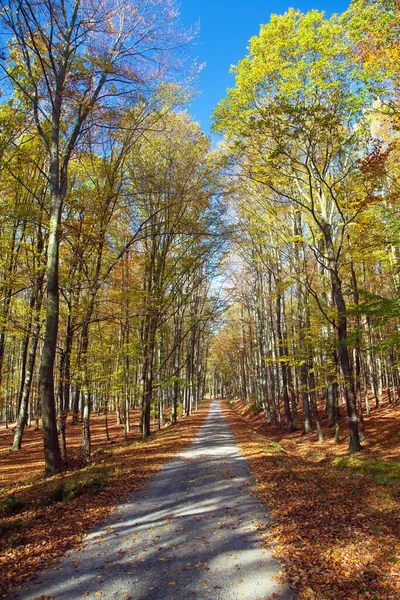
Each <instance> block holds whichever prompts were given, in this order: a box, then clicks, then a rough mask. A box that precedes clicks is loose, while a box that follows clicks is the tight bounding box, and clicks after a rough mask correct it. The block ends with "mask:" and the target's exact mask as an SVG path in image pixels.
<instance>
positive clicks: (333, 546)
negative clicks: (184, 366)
mask: <svg viewBox="0 0 400 600" xmlns="http://www.w3.org/2000/svg"><path fill="white" fill-rule="evenodd" d="M236 408H239V407H238V406H236ZM241 408H242V409H243V407H241ZM385 410H386V409H385ZM385 410H383V411H377V415H376V418H377V419H378V421H379V424H378V426H377V425H376V423H375V424H374V421H373V419H371V423H370V429H369V431H370V437H371V438H372V439H376V440H379V439H380V436H381V437H382V439H385V445H384V447H382V448H380V446H379V443H376V444H375V447H374V448H373V447H371V448H370V449H368V451H367V456H371V455H372V454H373V455H374V456H377V455H378V454H380V455H383V456H384V457H387V456H388V455H389V456H392V455H396V453H397V452H398V450H397V449H398V439H397V436H396V437H394V436H392V437H391V438H390V432H389V434H388V431H386V435H385V432H382V431H380V433H379V434H378V433H377V431H376V429H377V427H379V428H380V429H382V422H381V421H382V420H383V421H384V417H385V415H386V413H385ZM391 412H392V418H391V419H390V420H389V419H387V421H386V423H387V424H388V425H389V424H390V427H392V426H393V422H395V423H396V425H397V431H398V425H399V419H398V417H399V415H398V412H395V411H394V409H391ZM242 414H243V410H242ZM382 415H383V416H382ZM226 416H227V417H228V419H229V421H230V423H231V426H232V428H233V431H234V433H235V436H236V439H237V441H238V442H239V444H240V446H241V449H242V452H243V454H244V456H246V458H247V459H248V460H249V463H250V466H251V469H252V471H253V472H254V474H255V477H256V488H255V491H256V494H257V496H258V497H259V498H260V499H261V500H262V501H263V502H265V503H266V504H267V505H269V506H270V507H271V509H272V514H273V517H274V520H273V523H272V525H271V529H270V531H269V533H268V535H267V538H266V540H267V541H266V543H267V544H268V545H270V546H271V550H272V551H273V552H274V553H275V554H276V556H277V557H278V559H279V560H280V561H281V563H282V564H283V566H284V570H285V573H286V576H287V578H288V580H289V582H290V584H291V585H292V586H293V588H295V589H296V590H297V591H298V592H299V598H300V599H302V600H306V599H308V600H310V599H315V600H338V599H342V598H343V599H346V600H356V599H357V600H359V599H365V600H367V599H370V600H398V598H400V510H399V509H400V483H399V481H398V480H394V481H390V482H388V481H385V482H379V481H377V480H376V479H375V478H373V477H372V476H371V475H370V474H368V473H367V474H365V473H360V472H359V471H357V470H354V469H351V468H347V467H345V468H338V467H337V466H335V464H334V462H333V461H332V457H330V458H329V455H330V454H332V453H333V452H334V450H333V446H332V445H330V443H329V442H328V443H326V444H325V447H326V448H327V450H326V452H324V450H323V448H324V445H322V444H318V445H312V444H310V441H309V440H308V442H307V444H306V443H305V442H304V441H303V440H301V441H300V434H298V433H296V434H292V435H286V436H284V433H283V432H282V430H281V433H280V445H279V444H278V443H277V437H276V430H275V429H273V430H272V435H271V436H270V435H269V433H268V431H269V429H268V426H267V425H266V424H265V425H264V426H263V427H262V428H259V430H258V431H255V430H254V429H253V427H251V428H250V421H251V419H250V417H249V415H246V417H247V418H244V417H243V416H241V415H239V414H238V413H237V412H234V411H232V410H229V409H226ZM264 423H265V421H264ZM282 438H283V439H282ZM296 439H299V443H298V444H297V443H296ZM389 439H391V446H392V447H391V448H390V447H389V446H390V444H389V443H388V440H389ZM370 445H371V442H370ZM306 447H307V448H308V451H306ZM316 451H317V452H316ZM337 452H338V453H339V454H342V455H344V454H346V451H345V449H344V443H343V444H342V445H339V447H338V450H337ZM368 453H369V454H368ZM316 454H318V457H317V459H316ZM362 456H364V454H362ZM350 460H351V459H350Z"/></svg>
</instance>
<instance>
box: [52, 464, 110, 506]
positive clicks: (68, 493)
mask: <svg viewBox="0 0 400 600" xmlns="http://www.w3.org/2000/svg"><path fill="white" fill-rule="evenodd" d="M108 475H109V472H108V470H107V469H101V470H96V471H95V472H93V473H92V472H80V473H78V474H76V475H74V476H72V477H70V478H68V479H63V480H62V481H61V482H60V483H58V484H57V485H56V486H55V487H54V488H52V489H51V490H50V492H47V493H46V494H45V495H44V497H43V500H42V503H43V504H44V505H49V504H53V503H54V502H71V500H75V498H78V497H79V496H82V495H84V494H89V495H92V496H94V495H95V494H97V493H98V492H100V491H101V490H103V489H104V487H105V486H106V484H107V478H108Z"/></svg>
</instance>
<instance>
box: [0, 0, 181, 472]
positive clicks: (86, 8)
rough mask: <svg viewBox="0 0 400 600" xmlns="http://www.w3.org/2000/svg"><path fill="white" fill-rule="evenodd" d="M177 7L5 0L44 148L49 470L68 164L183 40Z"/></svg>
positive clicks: (15, 85)
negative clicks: (47, 210)
mask: <svg viewBox="0 0 400 600" xmlns="http://www.w3.org/2000/svg"><path fill="white" fill-rule="evenodd" d="M177 15H178V13H177V11H176V8H175V5H174V3H173V2H172V0H168V1H167V2H164V1H163V2H158V1H156V2H154V1H145V2H142V3H140V5H139V6H138V7H135V8H134V9H132V6H131V4H130V3H129V2H126V0H115V1H114V2H91V1H90V0H89V1H85V2H82V1H81V0H60V1H55V2H53V1H51V2H41V1H34V2H32V1H30V0H29V1H25V0H15V1H14V0H12V1H11V2H7V3H5V2H3V3H2V11H1V22H2V25H3V27H4V28H5V30H6V31H7V32H9V34H10V39H9V45H8V56H7V57H5V58H6V61H5V62H3V63H2V69H3V71H4V73H5V75H6V76H7V77H8V79H9V81H10V84H11V87H12V89H13V90H14V91H15V93H16V94H17V96H18V97H19V98H20V99H21V102H23V103H24V105H25V106H26V108H27V112H28V114H29V115H30V119H31V121H32V123H33V125H34V127H35V128H36V131H37V134H38V135H39V136H40V138H41V140H42V143H43V148H44V150H45V152H46V154H47V156H48V169H47V173H46V177H47V178H48V183H49V193H50V214H49V224H48V227H49V239H48V246H47V270H46V285H47V288H46V289H47V292H46V326H45V332H44V344H43V348H42V355H41V370H40V389H41V397H42V418H43V437H44V447H45V457H46V467H45V470H46V473H47V474H51V473H54V472H56V471H59V470H60V469H61V455H60V450H59V444H58V438H57V428H56V411H55V399H54V362H55V354H56V343H57V333H58V321H59V284H58V278H59V277H58V271H59V230H60V223H61V217H62V209H63V205H64V202H65V198H66V194H67V191H68V167H69V164H70V161H71V159H73V156H74V152H75V150H76V148H77V147H78V145H79V144H80V143H81V142H82V140H83V138H84V137H85V135H86V133H87V131H88V129H89V128H90V129H91V131H93V129H94V128H96V127H101V125H102V117H103V116H104V114H105V113H109V112H112V113H115V115H116V116H117V115H118V112H119V111H120V109H121V103H122V102H131V103H132V102H133V103H134V102H135V101H136V100H137V99H138V98H139V96H140V95H145V94H147V93H148V91H149V89H151V88H152V87H153V88H154V86H155V85H156V84H157V83H159V82H160V80H161V79H162V78H163V77H166V76H167V74H168V70H169V68H170V67H171V66H172V63H173V62H174V59H173V58H172V55H173V54H174V50H175V48H176V47H177V46H179V47H181V46H182V45H183V44H185V43H186V42H187V41H188V39H189V36H188V35H187V34H186V33H183V32H180V31H179V30H178V28H177V27H176V26H175V23H176V20H177ZM174 66H176V65H175V64H174ZM124 98H125V100H124Z"/></svg>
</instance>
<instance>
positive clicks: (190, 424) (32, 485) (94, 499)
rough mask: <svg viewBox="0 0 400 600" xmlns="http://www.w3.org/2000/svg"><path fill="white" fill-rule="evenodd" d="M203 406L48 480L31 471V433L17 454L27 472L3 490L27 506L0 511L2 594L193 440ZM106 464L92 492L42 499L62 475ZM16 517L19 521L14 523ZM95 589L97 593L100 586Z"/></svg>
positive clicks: (75, 540) (87, 472)
mask: <svg viewBox="0 0 400 600" xmlns="http://www.w3.org/2000/svg"><path fill="white" fill-rule="evenodd" d="M207 411H208V404H207V403H204V404H203V406H202V407H201V408H200V410H199V411H198V412H197V413H196V414H194V415H193V416H192V417H190V418H185V419H184V420H182V422H180V423H178V424H177V425H176V426H172V427H168V428H167V429H164V430H162V431H161V432H160V433H159V434H156V435H154V436H153V437H152V438H150V440H148V441H147V442H145V443H142V442H137V441H136V442H133V443H132V442H130V443H129V442H128V443H121V444H120V445H119V446H117V445H114V446H112V447H111V448H110V447H109V446H107V453H106V458H104V454H101V464H97V463H94V464H93V465H90V466H89V467H87V468H85V469H83V470H82V471H74V472H69V473H64V474H62V475H59V476H55V477H53V478H51V479H48V480H42V479H39V478H38V477H37V476H35V477H34V478H32V477H31V472H30V471H29V468H30V452H33V451H36V450H37V448H39V449H40V452H42V443H43V442H42V439H41V436H40V435H37V436H36V434H35V436H34V437H35V440H36V441H35V442H34V443H33V442H32V443H30V444H27V445H26V447H25V448H24V450H23V451H22V452H21V454H18V461H19V467H20V468H21V472H24V470H25V473H26V475H25V480H24V481H23V482H21V485H20V487H16V486H15V483H13V484H12V485H13V486H14V487H10V486H11V483H10V485H9V486H8V487H5V488H3V490H2V491H3V492H4V494H5V495H9V494H10V493H14V492H16V493H17V494H18V497H21V498H23V500H24V502H26V509H24V511H23V513H21V514H20V515H17V516H13V515H2V514H0V532H1V534H2V539H1V540H0V597H3V598H6V597H8V595H9V593H10V590H11V589H12V587H13V586H15V585H17V584H19V583H21V582H22V581H23V580H24V579H26V578H27V577H32V576H33V575H35V574H36V573H37V572H38V571H42V570H44V569H45V568H46V567H48V566H49V565H50V564H51V563H53V562H55V561H56V560H58V559H59V558H60V557H61V556H62V555H63V554H64V552H65V551H66V550H67V549H69V548H75V547H78V546H79V544H80V543H81V541H82V538H83V536H84V534H85V533H86V532H88V531H89V530H90V529H92V527H93V526H94V525H95V524H96V523H99V522H100V521H103V520H104V519H105V518H106V517H107V516H108V515H109V514H110V512H111V511H112V510H113V508H114V507H115V504H116V503H117V502H118V501H121V500H122V499H123V498H124V497H126V496H127V495H128V494H129V493H131V492H132V491H134V490H137V489H139V488H141V487H143V485H144V484H145V482H146V481H147V479H148V478H149V477H150V476H152V475H153V474H154V473H156V472H157V471H158V470H159V469H160V468H161V466H162V465H163V464H164V463H165V462H166V461H169V460H171V459H172V458H173V457H174V456H175V455H176V454H178V453H179V452H181V451H182V450H183V449H184V448H185V447H186V446H187V445H188V444H190V443H191V441H192V440H193V438H194V437H195V435H196V434H197V431H198V430H199V428H200V426H201V424H202V423H203V420H204V418H205V416H206V414H207ZM28 433H30V432H29V431H28ZM102 435H104V434H102ZM32 444H33V445H32ZM24 460H25V461H26V464H25V465H24ZM105 470H107V479H106V481H105V485H104V487H102V489H100V490H96V493H93V491H92V489H88V490H87V491H86V490H83V493H82V494H81V495H79V497H76V498H75V499H71V500H69V501H67V502H51V503H48V504H46V503H45V502H44V501H43V498H46V497H47V494H48V493H49V491H51V490H54V489H56V488H57V486H58V485H60V482H61V481H64V482H67V481H68V479H69V478H71V477H76V476H77V474H79V475H80V474H81V473H82V477H83V476H84V477H89V476H90V477H92V476H93V477H94V476H96V477H97V475H99V474H102V473H103V472H105ZM0 474H1V471H0ZM18 521H20V522H22V525H20V524H17V525H15V526H14V522H18ZM43 523H46V527H43ZM123 554H124V551H120V555H121V556H122V555H123ZM141 560H143V559H141ZM96 595H98V596H100V595H101V591H100V590H99V593H97V594H96Z"/></svg>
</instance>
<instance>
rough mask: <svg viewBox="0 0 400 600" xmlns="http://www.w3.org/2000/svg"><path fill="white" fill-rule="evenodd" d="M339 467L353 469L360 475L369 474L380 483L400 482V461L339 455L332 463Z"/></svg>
mask: <svg viewBox="0 0 400 600" xmlns="http://www.w3.org/2000/svg"><path fill="white" fill-rule="evenodd" d="M332 464H333V465H334V466H335V467H337V468H339V469H351V470H352V471H353V472H354V473H357V474H359V475H369V476H370V477H373V479H375V481H377V482H378V483H382V484H386V485H390V484H395V483H399V482H400V462H399V461H394V460H385V459H373V458H363V457H359V456H354V455H353V456H338V457H336V458H335V459H334V460H333V463H332Z"/></svg>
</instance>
